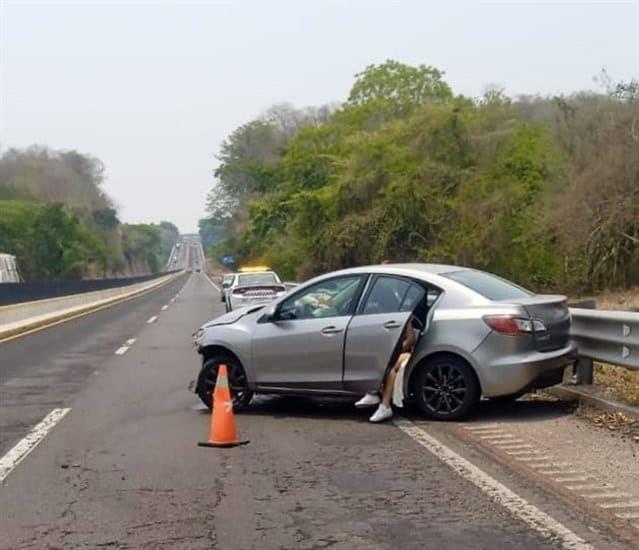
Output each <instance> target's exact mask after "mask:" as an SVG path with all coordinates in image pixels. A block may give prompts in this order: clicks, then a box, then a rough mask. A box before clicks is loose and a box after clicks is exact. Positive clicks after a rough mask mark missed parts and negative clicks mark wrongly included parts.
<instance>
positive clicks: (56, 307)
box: [0, 272, 183, 341]
mask: <svg viewBox="0 0 639 550" xmlns="http://www.w3.org/2000/svg"><path fill="white" fill-rule="evenodd" d="M181 276H183V273H182V272H180V273H173V274H170V275H166V276H164V277H160V278H158V279H154V280H152V281H146V282H142V283H136V284H133V285H129V286H124V287H117V288H110V289H106V290H99V291H95V292H87V293H84V294H72V295H70V296H62V297H59V298H51V299H48V300H37V301H34V302H24V303H20V304H13V305H9V306H2V307H0V341H2V340H6V339H8V338H13V337H15V336H17V335H19V334H23V333H25V332H30V331H32V330H35V329H38V328H41V327H43V326H46V325H50V324H53V323H56V322H61V321H64V320H69V319H73V318H75V317H79V316H80V315H83V314H86V313H89V312H91V311H95V310H98V309H102V308H104V307H108V306H111V305H115V304H117V303H119V302H123V301H125V300H128V299H131V298H134V297H135V296H139V295H141V294H144V293H146V292H149V291H151V290H153V289H156V288H159V287H161V286H163V285H165V284H167V283H169V282H171V281H173V280H175V279H176V278H177V277H181Z"/></svg>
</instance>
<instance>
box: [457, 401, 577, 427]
mask: <svg viewBox="0 0 639 550" xmlns="http://www.w3.org/2000/svg"><path fill="white" fill-rule="evenodd" d="M576 407H577V405H576V403H574V402H569V401H558V400H556V399H553V398H551V397H548V398H547V399H545V398H544V397H543V396H535V397H534V398H530V397H524V398H522V399H520V400H518V401H510V402H499V401H490V400H482V401H481V402H480V403H479V407H477V411H476V413H475V414H474V415H473V416H472V417H471V418H469V419H468V420H469V421H470V422H487V421H491V422H497V421H498V422H538V421H542V420H551V419H553V418H560V417H563V416H568V415H571V414H572V413H573V412H574V410H575V409H576Z"/></svg>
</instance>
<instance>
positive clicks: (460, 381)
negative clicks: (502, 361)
mask: <svg viewBox="0 0 639 550" xmlns="http://www.w3.org/2000/svg"><path fill="white" fill-rule="evenodd" d="M412 391H413V393H414V397H415V401H416V403H417V406H418V407H419V409H420V411H421V412H422V414H423V415H424V416H426V417H427V418H431V419H433V420H459V419H460V418H463V417H464V416H467V415H468V414H470V413H471V412H472V410H473V409H474V408H475V407H476V406H477V403H478V402H479V398H480V397H481V391H480V387H479V382H478V381H477V376H476V375H475V372H474V371H473V369H472V368H471V366H470V365H469V364H468V363H466V361H464V360H463V359H462V358H461V357H455V356H454V355H440V356H438V357H433V358H431V359H428V360H426V362H425V363H424V364H423V365H421V366H420V367H419V370H418V371H417V374H416V375H415V377H414V383H413V388H412Z"/></svg>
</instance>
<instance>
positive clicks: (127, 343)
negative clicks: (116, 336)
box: [126, 338, 135, 346]
mask: <svg viewBox="0 0 639 550" xmlns="http://www.w3.org/2000/svg"><path fill="white" fill-rule="evenodd" d="M133 344H135V338H129V339H128V340H127V341H126V345H127V346H132V345H133Z"/></svg>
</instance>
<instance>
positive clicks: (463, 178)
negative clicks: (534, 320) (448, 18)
mask: <svg viewBox="0 0 639 550" xmlns="http://www.w3.org/2000/svg"><path fill="white" fill-rule="evenodd" d="M599 84H600V85H601V87H602V90H604V91H603V92H602V93H593V92H584V93H575V94H573V95H571V96H569V97H554V98H546V97H519V98H510V97H507V96H506V95H505V94H504V93H502V92H501V91H500V90H498V89H492V90H489V91H487V92H486V94H485V95H484V96H483V97H481V98H468V97H464V96H462V95H458V94H456V93H455V92H454V90H452V89H451V87H450V86H449V85H448V84H447V83H446V81H445V78H444V74H443V73H442V72H441V71H439V70H437V69H435V68H433V67H427V66H419V67H412V66H407V65H404V64H401V63H398V62H395V61H388V62H386V63H384V64H381V65H371V66H369V67H367V68H365V69H364V71H363V72H361V73H360V74H358V75H356V79H355V82H354V84H353V87H352V88H351V91H350V94H349V97H348V100H347V101H346V102H345V103H344V104H342V105H329V106H324V107H320V108H307V109H302V110H297V109H293V108H292V107H291V106H289V105H286V104H283V105H277V106H274V107H272V108H271V109H269V110H267V111H266V112H265V113H264V114H263V115H262V116H260V117H259V118H258V119H256V120H252V121H248V122H247V123H246V124H244V125H242V126H240V127H239V128H237V129H236V130H235V131H233V132H232V133H231V134H230V135H229V136H228V138H227V139H226V140H225V142H224V143H223V144H222V147H221V150H220V153H219V161H220V164H219V167H218V168H217V170H216V171H215V184H214V187H213V188H212V190H211V192H210V194H209V196H208V204H207V208H208V217H207V218H206V219H205V220H202V221H201V222H200V229H201V234H202V237H203V240H204V244H205V246H206V247H207V248H208V250H209V251H210V252H211V254H212V256H213V257H218V258H219V257H221V256H223V255H233V256H236V257H237V259H238V260H239V261H257V260H259V261H263V262H265V263H267V264H269V265H271V266H273V267H274V268H276V269H278V271H280V272H281V273H282V274H283V275H284V276H285V277H286V278H290V279H305V278H307V277H309V276H311V275H314V274H317V273H321V272H325V271H328V270H332V269H337V268H341V267H348V266H352V265H358V264H368V263H379V262H381V261H382V260H384V259H390V260H393V261H426V262H447V263H453V264H459V265H466V266H473V267H478V268H482V269H486V270H488V271H491V272H495V273H498V274H501V275H503V276H505V277H507V278H509V279H512V280H515V281H517V282H519V283H520V284H522V285H525V286H528V287H530V288H532V289H534V290H536V291H547V290H559V291H561V292H565V293H579V292H592V291H596V290H599V289H604V288H628V287H630V286H631V285H633V284H639V153H638V151H639V83H638V82H636V81H633V82H630V83H619V84H613V83H612V82H610V79H608V78H607V76H606V74H605V73H602V75H601V77H600V78H599Z"/></svg>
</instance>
